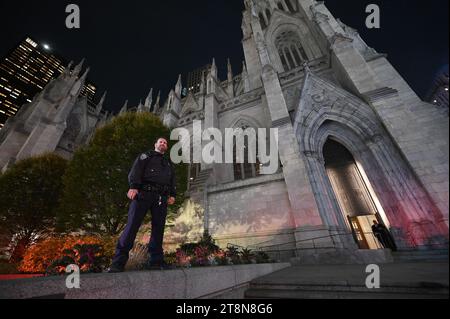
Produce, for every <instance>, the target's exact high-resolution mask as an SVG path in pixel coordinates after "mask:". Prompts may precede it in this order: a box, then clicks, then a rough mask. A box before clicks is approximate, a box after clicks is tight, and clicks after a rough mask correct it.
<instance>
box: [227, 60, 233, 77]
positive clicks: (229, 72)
mask: <svg viewBox="0 0 450 319" xmlns="http://www.w3.org/2000/svg"><path fill="white" fill-rule="evenodd" d="M227 62H228V63H227V64H228V65H227V67H228V74H227V77H228V82H233V68H232V67H231V62H230V59H228V61H227Z"/></svg>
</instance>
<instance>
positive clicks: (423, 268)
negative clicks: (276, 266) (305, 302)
mask: <svg viewBox="0 0 450 319" xmlns="http://www.w3.org/2000/svg"><path fill="white" fill-rule="evenodd" d="M367 276H368V274H367V273H366V269H365V266H364V265H310V266H294V267H291V268H288V269H285V270H281V271H279V272H276V273H274V274H270V275H268V276H265V277H262V278H258V279H255V280H253V281H251V283H250V287H249V289H248V290H247V291H246V292H245V298H246V299H448V298H449V284H448V262H435V263H431V262H425V263H423V262H416V263H393V264H385V265H380V289H369V288H367V287H366V285H365V282H366V279H367Z"/></svg>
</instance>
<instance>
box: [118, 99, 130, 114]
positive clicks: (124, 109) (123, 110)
mask: <svg viewBox="0 0 450 319" xmlns="http://www.w3.org/2000/svg"><path fill="white" fill-rule="evenodd" d="M127 111H128V100H126V101H125V104H124V105H123V107H122V109H121V110H120V112H119V115H122V114H124V113H126V112H127Z"/></svg>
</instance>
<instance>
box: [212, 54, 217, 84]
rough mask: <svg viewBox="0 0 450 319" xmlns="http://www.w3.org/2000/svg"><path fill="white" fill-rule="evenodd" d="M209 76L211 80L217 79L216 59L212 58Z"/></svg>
mask: <svg viewBox="0 0 450 319" xmlns="http://www.w3.org/2000/svg"><path fill="white" fill-rule="evenodd" d="M211 75H212V77H213V78H215V79H217V66H216V59H215V58H213V60H212V65H211Z"/></svg>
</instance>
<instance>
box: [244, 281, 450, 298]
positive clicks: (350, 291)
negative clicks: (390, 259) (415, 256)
mask: <svg viewBox="0 0 450 319" xmlns="http://www.w3.org/2000/svg"><path fill="white" fill-rule="evenodd" d="M448 297H449V290H448V286H444V285H440V284H436V283H418V284H416V285H413V284H411V285H404V284H398V285H392V286H386V287H382V288H380V289H368V288H367V287H363V286H349V285H346V284H342V283H341V284H339V283H329V284H317V285H312V284H302V285H298V284H292V285H286V284H263V283H257V282H256V283H252V284H251V285H250V289H249V290H247V291H246V293H245V298H247V299H448Z"/></svg>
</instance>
